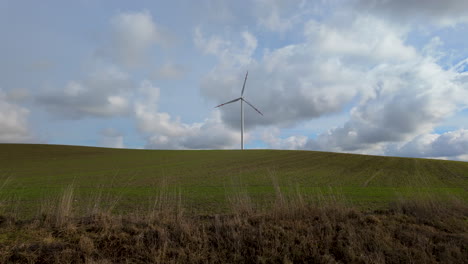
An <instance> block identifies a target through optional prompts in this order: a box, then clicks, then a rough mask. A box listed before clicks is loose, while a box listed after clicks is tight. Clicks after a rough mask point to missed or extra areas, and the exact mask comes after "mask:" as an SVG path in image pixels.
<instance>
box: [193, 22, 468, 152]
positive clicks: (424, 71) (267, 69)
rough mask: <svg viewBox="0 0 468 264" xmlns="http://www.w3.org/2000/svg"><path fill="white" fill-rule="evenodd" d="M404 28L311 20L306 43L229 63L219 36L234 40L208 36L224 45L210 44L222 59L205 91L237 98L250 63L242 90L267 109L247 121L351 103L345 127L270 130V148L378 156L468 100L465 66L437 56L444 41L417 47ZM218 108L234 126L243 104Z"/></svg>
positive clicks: (295, 117)
mask: <svg viewBox="0 0 468 264" xmlns="http://www.w3.org/2000/svg"><path fill="white" fill-rule="evenodd" d="M408 32H409V30H408V28H406V27H400V26H395V25H392V24H390V23H387V22H385V21H384V20H381V19H379V18H376V17H372V16H368V15H365V16H364V15H361V16H355V17H353V20H351V21H347V23H343V22H342V21H340V20H339V19H338V20H337V19H335V18H333V17H332V18H330V19H328V20H325V21H321V22H320V23H318V22H317V21H315V20H311V21H309V22H308V23H306V25H305V28H304V36H305V41H304V42H302V43H297V44H292V45H288V46H284V47H282V48H278V49H276V50H272V51H266V52H265V53H264V56H263V57H262V58H261V59H259V60H258V61H257V60H255V59H253V57H252V55H251V56H250V62H249V63H244V64H227V63H225V62H224V61H225V55H224V54H230V53H231V52H232V51H231V50H230V48H231V46H232V45H228V44H216V43H229V44H230V43H232V42H231V41H230V40H229V39H223V38H221V37H219V36H212V37H211V38H209V39H210V40H213V41H208V42H211V43H215V44H216V45H213V47H223V48H222V49H220V48H212V49H211V50H217V51H219V50H221V51H222V52H212V54H214V55H216V56H217V57H218V58H219V64H218V65H217V66H215V68H214V70H213V71H212V72H211V73H209V74H208V75H207V76H206V77H205V79H204V80H203V82H202V86H201V88H202V94H204V95H205V96H207V97H210V98H212V99H214V100H216V102H217V103H218V102H219V103H221V102H225V101H228V100H230V99H233V98H236V97H237V96H239V93H240V88H241V86H242V77H241V76H242V75H241V74H242V71H243V70H244V69H247V68H248V69H249V72H250V73H251V74H250V75H249V80H248V82H247V88H246V96H247V98H248V100H249V101H250V102H252V103H253V104H254V105H256V106H257V107H258V108H259V109H260V110H261V111H262V112H263V113H265V116H264V117H260V116H256V115H254V114H252V115H250V114H246V123H247V128H252V127H254V126H262V125H276V126H293V125H296V124H297V123H298V122H299V121H302V120H309V119H313V118H317V117H321V116H326V115H329V114H331V113H336V112H339V111H342V110H344V109H345V108H346V107H350V106H353V107H352V108H351V112H350V114H351V115H350V119H349V120H348V121H347V122H345V123H344V124H343V126H341V127H337V128H332V129H330V130H329V131H328V132H326V133H322V134H320V135H319V136H318V137H317V138H316V139H313V140H308V141H307V143H306V144H305V143H304V140H305V139H304V137H298V136H292V137H290V138H287V139H280V138H278V137H277V136H274V135H264V137H263V139H264V140H265V141H266V142H267V143H268V144H270V146H272V147H275V148H277V147H278V148H291V147H293V146H294V147H297V148H301V147H304V148H309V149H322V150H332V151H347V152H360V153H374V154H379V153H380V154H382V153H383V152H384V151H385V147H386V144H388V143H389V142H405V141H408V140H411V139H412V138H414V137H415V136H417V135H420V134H424V133H428V132H429V131H431V130H432V129H433V128H434V127H435V126H436V125H437V124H438V123H440V122H441V121H443V120H444V119H445V118H447V117H450V116H451V115H453V114H454V113H456V112H457V111H459V110H460V109H463V108H465V107H467V106H468V99H467V98H468V94H467V91H468V89H467V86H466V82H465V81H464V80H465V78H466V76H465V74H464V73H460V72H458V71H456V70H452V69H446V68H443V67H441V66H440V65H439V64H437V58H438V57H439V56H441V54H440V53H438V52H437V49H436V46H437V45H440V41H437V39H432V40H431V42H430V43H429V44H428V45H427V46H426V48H425V49H424V50H417V49H416V48H415V47H413V46H410V45H408V44H407V43H406V42H405V38H406V36H407V34H408ZM234 37H235V36H234ZM234 37H232V38H234ZM208 46H209V45H208ZM205 47H206V46H205ZM251 54H253V53H252V52H251ZM244 61H246V62H248V61H249V59H247V58H246V59H244ZM221 111H222V114H223V115H222V119H223V121H224V122H226V123H227V124H229V125H230V126H231V127H236V125H237V122H238V108H237V107H234V106H230V107H223V108H222V109H221Z"/></svg>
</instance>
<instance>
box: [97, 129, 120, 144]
mask: <svg viewBox="0 0 468 264" xmlns="http://www.w3.org/2000/svg"><path fill="white" fill-rule="evenodd" d="M100 134H101V139H100V142H99V145H100V146H102V147H106V148H124V147H125V145H124V140H123V135H122V134H121V133H119V132H118V131H117V130H115V129H113V128H106V129H104V130H102V131H101V133H100Z"/></svg>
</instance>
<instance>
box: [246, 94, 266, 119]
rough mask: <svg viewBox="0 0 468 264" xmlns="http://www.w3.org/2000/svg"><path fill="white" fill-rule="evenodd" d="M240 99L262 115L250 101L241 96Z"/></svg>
mask: <svg viewBox="0 0 468 264" xmlns="http://www.w3.org/2000/svg"><path fill="white" fill-rule="evenodd" d="M242 101H244V102H246V103H247V104H248V105H250V107H252V108H253V109H254V110H255V111H257V112H258V113H259V114H261V115H263V114H262V112H260V111H259V110H258V109H257V108H255V106H253V105H252V104H251V103H249V102H247V101H246V100H245V99H244V98H242Z"/></svg>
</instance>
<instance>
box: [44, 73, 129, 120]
mask: <svg viewBox="0 0 468 264" xmlns="http://www.w3.org/2000/svg"><path fill="white" fill-rule="evenodd" d="M133 86H134V84H133V82H132V81H131V80H130V77H129V76H128V74H126V73H124V72H122V71H120V70H119V69H118V68H117V67H115V66H103V67H101V66H98V68H97V69H96V70H95V71H94V72H93V73H92V74H90V75H88V76H86V77H85V78H84V79H82V80H79V81H69V82H68V83H67V84H66V85H65V87H64V88H63V89H54V90H49V91H45V92H43V93H41V94H39V95H38V96H37V97H36V100H37V102H38V103H39V104H41V105H42V106H44V107H45V108H46V109H47V110H48V111H49V112H50V113H52V114H54V115H56V116H60V117H63V118H71V119H80V118H84V117H112V116H122V115H127V114H129V113H130V110H131V107H130V102H129V100H128V96H129V92H130V90H131V88H132V87H133Z"/></svg>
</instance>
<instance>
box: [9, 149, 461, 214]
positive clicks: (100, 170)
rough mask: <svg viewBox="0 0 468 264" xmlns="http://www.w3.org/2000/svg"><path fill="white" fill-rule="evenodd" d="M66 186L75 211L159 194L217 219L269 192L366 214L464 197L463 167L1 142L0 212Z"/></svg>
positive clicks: (142, 201) (121, 207)
mask: <svg viewBox="0 0 468 264" xmlns="http://www.w3.org/2000/svg"><path fill="white" fill-rule="evenodd" d="M70 188H72V189H73V190H72V192H73V201H72V203H73V206H74V207H76V208H82V209H83V210H86V208H88V209H89V208H91V207H93V206H96V202H97V201H98V202H99V203H102V204H101V206H108V207H109V208H111V207H112V210H117V211H120V212H122V211H126V210H145V209H147V208H148V207H150V206H154V203H155V201H156V200H158V199H159V200H161V199H162V198H164V199H166V200H167V199H177V200H178V202H181V203H183V204H184V207H185V208H186V210H187V211H193V212H197V213H220V212H223V211H225V210H226V208H227V207H228V205H227V204H228V202H229V199H230V198H229V197H233V196H238V195H239V194H242V195H247V196H248V197H249V199H251V201H252V202H253V203H254V204H257V205H258V206H267V205H268V204H269V201H271V200H272V199H273V198H274V197H275V193H276V192H277V191H278V189H280V190H281V192H282V193H284V195H286V196H287V195H293V194H297V193H299V194H300V195H303V196H304V197H306V198H307V199H315V200H317V199H318V200H320V199H330V198H331V199H339V200H342V201H345V202H346V203H351V204H353V205H354V206H357V207H360V208H369V209H375V208H379V207H382V206H385V205H388V203H389V202H392V201H394V200H395V199H400V198H402V197H403V198H404V197H408V196H425V195H429V196H436V197H439V198H443V197H449V196H456V197H458V198H460V199H462V200H464V201H466V200H468V195H467V188H468V163H466V162H455V161H441V160H428V159H413V158H395V157H379V156H366V155H351V154H339V153H330V152H314V151H282V150H245V151H239V150H200V151H193V150H190V151H174V150H172V151H171V150H128V149H106V148H94V147H78V146H61V145H30V144H0V201H2V202H1V203H0V206H1V207H0V210H3V211H8V210H10V211H11V210H16V211H17V213H19V214H31V213H32V214H34V213H37V212H38V210H40V208H41V207H44V206H46V205H47V204H48V203H51V202H54V201H55V200H54V199H56V198H57V197H60V196H61V195H62V194H63V192H64V191H66V190H67V189H68V190H69V191H70ZM163 192H164V197H163V195H162V193H163ZM170 197H172V198H170Z"/></svg>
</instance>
